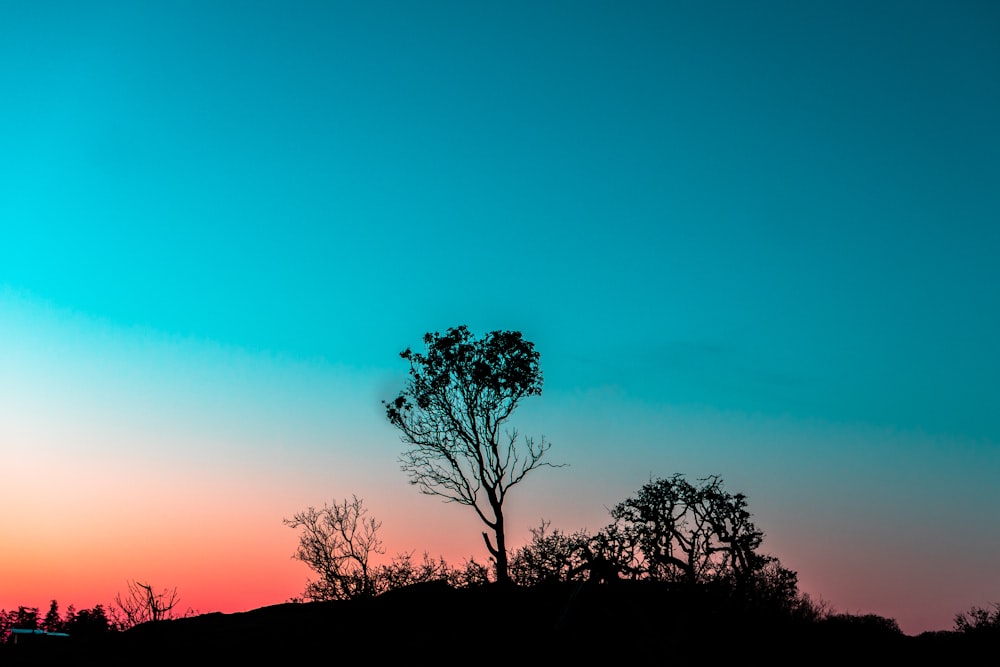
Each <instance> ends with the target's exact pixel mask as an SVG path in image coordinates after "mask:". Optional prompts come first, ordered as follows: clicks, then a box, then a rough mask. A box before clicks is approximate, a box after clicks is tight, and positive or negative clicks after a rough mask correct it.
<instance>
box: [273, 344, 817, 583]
mask: <svg viewBox="0 0 1000 667" xmlns="http://www.w3.org/2000/svg"><path fill="white" fill-rule="evenodd" d="M424 344H425V346H426V351H425V352H424V353H419V352H414V351H412V350H411V349H409V348H407V349H406V350H404V351H403V352H401V353H400V356H401V357H402V358H403V359H405V360H406V361H407V362H408V363H409V366H410V368H409V377H408V379H407V381H406V384H405V385H404V387H403V389H402V390H401V391H400V392H399V394H398V396H397V397H396V398H394V399H392V400H390V401H385V402H383V406H384V407H385V411H386V418H387V419H388V420H389V423H390V424H392V425H393V426H395V427H396V428H397V429H398V430H399V432H400V434H401V439H402V441H403V442H404V444H405V445H407V449H406V450H405V451H404V452H403V454H402V457H401V459H400V463H401V467H402V469H403V471H404V472H405V473H407V475H408V476H409V478H410V483H411V484H413V485H414V486H416V487H417V488H418V490H419V491H420V492H421V493H424V494H428V495H433V496H439V497H441V498H443V499H444V500H445V501H448V502H455V503H459V504H462V505H466V506H468V507H470V508H471V509H472V510H473V511H474V512H475V513H476V515H477V516H478V517H479V518H480V520H481V521H482V522H483V524H485V526H486V527H487V529H488V530H487V531H484V532H483V540H484V541H485V543H486V547H487V550H488V552H489V554H490V558H491V560H492V564H493V567H492V580H494V581H496V582H498V583H501V584H514V583H516V584H535V583H541V582H543V581H549V580H578V579H584V578H587V579H591V580H598V581H614V580H616V579H621V578H629V579H650V580H658V581H673V582H684V583H706V582H719V583H721V582H725V583H727V584H729V585H731V586H733V587H734V588H737V589H740V590H750V589H760V591H759V592H763V591H765V590H766V592H767V595H771V596H774V597H776V598H779V599H788V600H790V599H792V598H794V596H795V595H796V594H797V593H796V576H795V573H794V572H792V571H790V570H787V569H785V568H783V567H781V565H780V563H778V561H777V559H776V558H774V557H772V556H767V555H764V554H762V553H760V551H759V548H760V545H761V542H762V540H763V533H762V532H761V531H760V530H758V529H757V528H756V526H754V524H753V522H752V521H751V518H750V517H751V515H750V512H749V511H748V510H747V502H746V497H745V496H744V495H743V494H740V493H736V494H733V493H729V492H728V491H726V490H725V488H724V487H723V483H722V480H720V479H719V478H718V477H710V478H707V479H703V480H698V481H697V482H690V481H688V480H687V479H685V478H684V477H683V476H682V475H674V476H673V477H670V478H666V479H658V480H654V481H650V483H649V484H647V485H645V486H643V487H642V488H641V489H640V490H639V492H638V493H637V494H636V495H635V496H634V497H632V498H628V499H626V500H625V501H623V502H622V503H620V504H619V505H617V506H616V507H615V508H614V509H613V510H612V511H611V516H612V519H613V522H612V523H611V524H610V525H609V526H608V527H607V528H605V529H603V530H601V531H599V532H598V533H597V534H595V535H588V534H587V533H585V532H582V531H580V532H576V533H572V534H565V533H562V532H559V531H552V532H549V530H548V525H547V524H546V523H544V522H543V524H542V526H541V527H540V528H539V529H537V530H536V531H534V532H533V539H532V542H531V543H530V544H528V545H526V546H524V547H522V548H521V549H519V550H516V551H515V552H514V554H513V557H512V558H509V557H508V549H507V544H506V536H505V517H504V502H505V500H506V498H507V496H508V494H509V493H510V491H511V489H512V488H513V487H514V486H516V485H517V484H519V483H520V482H522V481H523V480H524V479H525V477H526V476H527V475H528V473H530V472H531V471H533V470H536V469H538V468H541V467H544V466H554V465H555V464H552V463H550V462H548V461H546V460H544V457H545V455H546V453H547V451H548V449H549V446H550V444H549V443H548V442H547V441H546V440H545V439H544V438H542V439H540V440H537V441H536V440H535V439H533V438H531V437H524V438H523V439H522V438H521V437H520V436H519V434H518V432H517V430H516V429H508V428H505V426H506V423H507V421H508V419H509V418H510V417H511V415H512V413H513V412H514V410H515V409H516V408H517V406H518V405H519V404H520V402H521V401H522V400H523V399H525V398H527V397H530V396H537V395H539V394H541V391H542V374H541V370H540V367H539V354H538V352H537V351H536V350H535V349H534V345H533V343H531V342H529V341H527V340H525V339H524V338H523V336H522V335H521V333H520V332H517V331H493V332H490V333H488V334H486V335H485V336H484V337H482V338H479V339H477V338H476V337H475V336H474V335H473V334H472V333H471V332H470V331H469V330H468V328H467V327H464V326H460V327H455V328H452V329H449V330H448V331H447V332H446V333H445V334H443V335H442V334H439V333H427V334H426V335H425V336H424ZM285 523H286V524H287V525H289V526H291V527H293V528H298V529H301V530H302V533H301V535H300V543H299V548H298V550H297V552H296V554H295V557H296V558H298V559H299V560H301V561H303V562H304V563H306V564H307V565H309V566H310V567H311V568H312V569H313V570H314V572H315V573H316V574H317V575H318V577H317V578H316V579H315V580H313V581H311V582H309V584H308V585H307V588H306V590H305V597H306V598H307V599H310V600H322V599H351V598H356V597H367V596H372V595H377V594H379V593H380V592H384V591H385V590H387V589H391V588H392V587H395V586H401V585H406V584H408V583H414V581H420V580H426V579H430V578H439V579H446V580H454V581H464V582H469V583H480V582H483V581H485V580H489V579H490V573H489V572H485V567H484V566H483V565H480V564H479V563H476V562H475V561H467V562H466V564H465V565H464V566H463V567H461V568H457V569H452V568H449V567H448V566H447V564H445V563H444V562H443V561H441V560H437V561H435V560H433V559H429V558H428V557H427V556H426V555H425V557H424V561H423V562H422V563H418V564H414V562H413V560H412V555H411V554H403V555H401V556H398V557H397V558H395V559H394V560H393V561H392V562H391V563H390V564H388V565H381V566H378V567H374V566H373V565H372V563H371V561H370V559H371V558H372V556H374V555H378V554H382V553H383V551H382V543H381V541H380V540H379V538H378V529H379V527H380V523H379V522H377V521H376V520H375V519H374V518H372V517H369V516H368V515H367V511H366V510H365V509H364V507H363V504H362V502H361V500H359V499H358V498H357V497H354V498H353V500H351V501H347V500H344V501H343V502H342V503H339V504H338V503H337V502H334V503H333V504H332V505H326V506H324V507H323V508H322V509H316V508H314V507H310V508H309V509H307V510H306V511H304V512H300V513H299V514H296V515H295V516H294V517H293V518H292V519H286V521H285ZM484 572H485V576H484Z"/></svg>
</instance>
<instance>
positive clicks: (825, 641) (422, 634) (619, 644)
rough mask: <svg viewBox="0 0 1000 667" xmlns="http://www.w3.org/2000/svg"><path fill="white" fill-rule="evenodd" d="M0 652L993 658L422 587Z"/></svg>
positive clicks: (560, 660) (660, 589)
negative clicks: (354, 599)
mask: <svg viewBox="0 0 1000 667" xmlns="http://www.w3.org/2000/svg"><path fill="white" fill-rule="evenodd" d="M0 648H2V649H3V650H2V651H0V665H8V664H10V665H41V664H45V665H48V664H58V665H136V664H154V665H158V664H171V663H175V664H183V665H198V664H280V665H286V664H340V663H343V664H351V665H367V664H384V663H386V662H389V661H392V662H397V663H399V662H402V661H405V662H406V663H407V664H416V665H423V664H428V665H494V664H497V665H499V664H505V665H522V664H524V665H535V664H546V663H548V664H556V665H566V664H579V665H591V664H614V665H618V664H623V663H626V662H628V661H642V663H641V664H643V665H647V664H654V665H659V664H667V663H671V662H675V661H678V660H682V661H684V662H687V663H688V664H691V665H703V664H717V663H719V662H720V661H725V662H735V663H736V664H772V665H773V664H788V665H812V664H851V665H859V664H871V665H878V664H901V661H903V660H914V661H916V662H919V663H924V662H926V661H928V660H939V661H944V663H943V664H954V663H956V662H958V661H960V660H965V659H972V658H974V657H976V658H979V659H980V660H981V659H982V658H983V657H986V658H987V660H996V659H997V657H998V655H1000V642H996V641H995V640H993V639H983V638H976V637H969V636H961V635H957V634H955V633H950V632H941V633H933V634H923V635H920V636H919V637H910V636H906V635H901V634H898V633H894V632H892V631H891V630H890V629H888V628H885V627H879V626H877V625H872V624H864V623H844V622H836V623H835V622H805V621H801V620H794V619H791V618H788V617H786V616H782V615H780V614H776V613H772V612H767V611H762V610H761V609H759V608H753V607H748V606H746V605H745V604H740V603H736V602H733V601H731V600H729V599H727V598H722V597H719V596H715V595H713V594H711V593H710V592H707V591H704V590H700V589H689V590H684V589H680V590H679V589H676V588H668V587H667V586H666V585H662V584H650V583H648V582H647V583H630V582H622V583H620V584H616V585H613V586H610V585H601V586H596V585H593V586H591V585H580V584H565V585H564V584H558V585H552V586H542V587H537V588H532V589H525V588H514V589H505V588H496V587H485V588H480V589H461V590H455V589H451V588H448V587H447V586H445V585H443V584H441V585H438V584H421V585H417V586H413V587H410V588H406V589H401V590H398V591H394V592H392V593H388V594H386V595H383V596H380V597H378V598H375V599H372V600H360V601H351V602H316V603H303V604H295V603H288V604H279V605H274V606H270V607H263V608H261V609H255V610H253V611H248V612H243V613H236V614H221V613H214V614H204V615H201V616H195V617H191V618H185V619H178V620H172V621H161V622H159V623H152V624H146V625H143V626H139V627H136V628H133V629H132V630H129V631H128V632H124V633H118V634H112V635H110V636H108V637H105V638H100V639H93V638H92V639H89V640H86V639H81V638H70V639H65V640H54V643H46V644H42V643H39V644H38V645H34V646H29V645H23V646H3V647H0Z"/></svg>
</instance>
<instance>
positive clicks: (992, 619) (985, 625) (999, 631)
mask: <svg viewBox="0 0 1000 667" xmlns="http://www.w3.org/2000/svg"><path fill="white" fill-rule="evenodd" d="M955 631H956V632H961V633H964V634H968V635H982V636H985V635H990V636H994V637H1000V603H994V604H993V609H992V611H991V610H989V609H987V608H985V607H979V606H973V607H971V608H970V609H969V610H968V611H965V612H961V613H958V614H955Z"/></svg>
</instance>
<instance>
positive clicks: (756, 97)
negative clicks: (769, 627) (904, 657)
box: [0, 0, 1000, 634]
mask: <svg viewBox="0 0 1000 667" xmlns="http://www.w3.org/2000/svg"><path fill="white" fill-rule="evenodd" d="M998 34H1000V7H998V5H996V4H995V3H991V2H985V1H984V2H971V1H964V2H962V1H959V2H950V3H937V2H913V1H908V2H889V1H884V2H854V1H848V2H836V3H832V2H808V3H803V2H791V1H789V2H776V1H765V2H760V3H742V2H722V1H719V2H703V3H687V2H649V3H647V2H632V3H613V2H519V1H513V2H503V3H467V2H422V3H412V2H388V1H385V2H382V1H378V0H374V1H372V2H337V1H331V2H303V1H299V2H281V3H278V2H185V1H180V2H146V3H132V2H103V1H97V2H89V3H74V2H56V1H46V0H42V1H39V2H32V3H3V4H0V96H2V97H0V99H2V103H0V460H2V463H0V505H2V506H3V507H4V512H2V513H0V608H5V609H10V608H12V607H14V608H16V607H17V606H18V605H28V606H39V607H42V608H43V609H44V608H47V605H48V601H49V600H50V599H53V598H55V599H57V600H58V601H59V602H60V604H61V605H62V607H63V608H65V607H66V606H67V605H69V604H74V605H76V607H77V608H81V607H89V606H93V605H94V604H98V603H103V604H108V603H109V602H110V601H111V600H112V599H113V597H114V595H115V594H116V593H117V592H119V591H125V588H126V582H127V581H128V580H131V579H138V580H142V581H148V582H150V583H152V584H153V585H154V586H155V587H158V588H159V587H163V588H166V587H170V588H173V587H176V588H177V590H178V594H179V596H180V598H181V605H180V606H181V607H185V608H191V609H193V610H195V611H199V612H203V613H204V612H210V611H223V612H234V611H244V610H248V609H253V608H257V607H260V606H265V605H270V604H277V603H281V602H285V601H287V600H289V599H291V598H294V597H296V596H299V595H301V593H302V590H303V588H304V585H305V582H306V580H307V578H308V577H309V574H310V572H309V570H308V568H307V567H306V566H305V565H304V564H302V563H300V562H297V561H295V560H294V559H292V555H293V553H294V551H295V547H296V544H297V539H298V538H297V534H296V533H295V531H294V530H292V529H290V528H289V527H288V526H286V525H284V523H283V519H285V518H289V517H291V516H292V515H293V514H294V513H296V512H299V511H301V510H303V509H305V508H306V507H308V506H317V507H318V506H322V505H323V503H324V502H330V501H333V500H342V499H344V498H347V497H350V496H353V495H357V496H358V497H360V498H363V500H364V502H365V506H366V507H367V508H368V509H369V511H370V512H371V514H372V516H374V517H376V518H377V519H378V520H380V521H381V522H382V528H381V533H380V535H381V537H382V539H383V541H384V543H385V547H386V552H387V553H386V557H387V558H388V557H390V556H392V555H393V554H397V553H403V552H414V553H415V554H417V555H419V554H421V553H423V552H425V551H426V552H428V553H429V554H430V555H432V556H443V557H445V558H446V559H447V560H448V561H449V562H453V563H455V564H458V563H461V562H462V561H463V560H464V559H465V558H468V557H473V558H476V559H477V560H479V561H480V562H484V561H485V560H486V559H487V556H488V554H487V553H486V549H485V546H484V545H483V543H482V538H481V536H480V533H481V527H480V525H479V524H478V521H479V520H478V519H477V518H476V517H475V515H474V514H473V513H472V512H471V511H469V509H468V508H466V507H461V506H458V505H455V504H446V503H442V502H441V500H440V499H439V498H434V497H430V496H423V495H420V494H419V493H418V491H417V490H416V489H415V487H412V486H410V485H409V484H408V482H407V477H406V475H405V474H404V473H403V472H402V471H401V470H400V469H399V462H398V458H399V455H400V453H401V452H402V451H403V449H402V448H403V444H402V443H401V442H400V440H399V436H398V433H397V432H395V431H394V430H393V429H392V427H391V426H390V425H389V424H388V422H387V421H386V419H385V415H384V410H383V408H382V407H381V403H380V402H381V401H382V400H386V399H390V398H393V397H394V396H395V395H396V394H397V393H398V392H399V390H400V389H401V388H402V386H403V382H404V380H405V377H406V370H407V366H406V364H405V362H404V361H403V360H401V359H400V357H399V352H400V351H401V350H403V349H404V348H406V347H410V346H412V347H414V348H415V349H419V346H420V343H421V338H422V336H423V334H424V333H425V332H429V331H440V332H443V331H445V330H446V329H447V328H449V327H453V326H458V325H462V324H464V325H467V326H468V327H469V328H470V329H471V330H472V331H473V333H476V334H482V333H485V332H487V331H492V330H517V331H521V332H522V333H523V335H524V337H525V338H526V339H528V340H529V341H531V342H533V343H534V344H535V348H536V350H537V351H538V352H539V353H540V364H541V368H542V372H543V375H544V389H543V392H542V394H541V395H540V396H538V397H531V398H530V399H528V400H526V401H525V402H524V403H523V404H522V405H521V406H520V407H519V408H518V410H517V412H516V413H515V414H514V416H513V419H512V422H511V423H512V425H514V426H516V427H517V428H518V430H519V431H521V432H522V433H525V434H531V435H533V436H536V437H540V436H544V437H545V438H546V439H547V440H548V441H550V442H551V443H552V446H551V449H550V450H549V453H548V456H549V460H550V461H551V462H553V463H563V464H566V465H565V466H564V467H560V468H544V469H539V470H537V471H534V472H533V473H532V474H531V475H529V476H528V477H527V478H525V480H524V481H523V482H522V484H521V485H520V486H518V487H517V488H516V490H515V491H514V492H512V494H511V496H510V498H509V501H508V507H507V512H508V513H507V519H506V521H507V525H508V526H509V531H508V543H509V544H511V545H513V546H518V545H521V544H524V543H525V542H526V541H527V540H528V539H529V538H530V532H529V531H530V528H532V527H535V526H538V525H539V524H540V522H541V521H542V520H547V521H550V522H551V525H552V526H553V527H555V528H559V529H562V530H566V531H575V530H577V529H582V528H586V529H588V530H591V531H594V530H598V529H600V528H601V527H603V526H604V525H606V524H607V523H608V522H609V520H610V519H609V515H608V508H610V507H612V506H613V505H615V504H616V503H618V502H620V501H622V500H624V499H625V498H626V497H628V496H629V495H631V494H632V493H634V492H635V491H637V490H638V489H639V488H640V487H641V486H642V485H643V484H645V483H646V482H648V481H650V480H651V479H654V478H657V477H667V476H670V475H672V474H674V473H682V474H685V475H687V476H688V477H689V478H692V479H696V478H700V477H706V476H708V475H719V476H720V477H721V478H722V479H723V480H724V482H725V484H726V488H728V489H730V490H732V491H742V492H744V493H746V494H747V497H748V502H749V507H750V510H751V511H752V512H753V514H754V517H755V520H756V522H757V525H758V526H759V527H760V528H762V529H763V530H764V532H765V534H766V537H765V540H764V544H763V549H764V550H765V551H767V552H769V553H772V554H773V555H776V556H777V557H779V558H780V560H781V562H782V564H784V565H785V566H786V567H789V568H791V569H793V570H795V571H796V572H797V573H798V576H799V583H800V588H801V589H802V590H803V591H804V592H807V593H809V594H810V596H811V597H813V598H814V599H821V600H824V601H826V602H827V603H828V604H830V605H831V606H832V607H833V608H834V609H835V610H837V611H841V612H848V613H876V614H881V615H884V616H888V617H891V618H895V619H897V620H898V622H899V624H900V626H901V627H902V629H903V631H904V632H907V633H908V634H916V633H919V632H922V631H925V630H943V629H951V628H952V627H953V618H954V615H955V614H956V613H958V612H960V611H966V610H967V609H968V608H969V607H970V606H973V605H980V606H986V605H988V604H990V603H992V602H996V601H1000V572H998V570H997V568H996V560H997V558H998V555H1000V522H998V521H997V513H996V512H997V508H998V507H1000V411H998V409H997V406H998V404H1000V389H998V385H997V381H996V379H997V377H998V376H1000V355H998V354H997V350H996V341H997V340H1000V307H998V306H1000V263H998V262H997V260H996V258H997V257H998V255H1000V225H998V221H1000V125H998V124H997V123H996V115H997V109H998V108H1000V39H997V35H998Z"/></svg>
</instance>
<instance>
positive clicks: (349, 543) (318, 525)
mask: <svg viewBox="0 0 1000 667" xmlns="http://www.w3.org/2000/svg"><path fill="white" fill-rule="evenodd" d="M284 523H285V525H287V526H289V527H291V528H298V529H301V530H302V532H301V534H300V535H299V547H298V549H297V551H296V553H295V554H294V555H293V558H295V559H297V560H300V561H302V562H303V563H305V564H306V565H308V566H309V568H310V569H312V570H313V571H314V572H315V573H316V574H317V575H318V576H319V578H318V579H317V580H316V581H310V582H308V583H307V584H306V589H305V592H304V594H303V597H304V598H305V599H306V600H309V601H312V602H319V601H328V600H353V599H357V598H371V597H375V596H376V595H381V594H382V593H386V592H388V591H391V590H396V589H399V588H404V587H406V586H411V585H413V584H419V583H426V582H431V581H443V582H446V583H448V584H449V585H451V586H454V587H456V588H460V587H466V586H475V585H480V584H483V583H486V582H487V581H488V580H489V577H488V574H487V569H486V567H485V566H484V565H481V564H479V563H477V562H476V561H475V560H471V559H470V560H468V561H466V562H465V564H464V566H463V567H461V568H452V567H450V566H449V565H448V563H447V562H446V561H445V560H444V559H443V558H437V559H435V558H432V557H431V556H430V555H429V554H428V553H426V552H424V554H423V557H422V559H421V560H420V561H419V562H418V561H415V560H414V558H413V553H412V552H410V553H401V554H399V555H397V556H396V557H395V558H393V559H392V561H391V562H390V563H387V564H375V563H373V562H372V559H373V557H374V556H377V555H382V554H384V553H385V550H384V549H383V547H382V541H381V539H380V538H379V536H378V532H379V530H380V529H381V527H382V522H381V521H378V520H376V519H375V518H374V517H371V516H369V514H368V510H367V508H365V506H364V501H363V500H362V499H360V498H358V497H357V496H353V497H352V499H351V500H349V501H348V500H344V501H343V502H340V503H338V502H337V501H336V500H334V501H333V503H332V504H327V505H324V506H323V508H322V509H318V510H317V509H316V508H314V507H310V508H308V509H307V510H305V511H303V512H299V513H297V514H296V515H295V516H294V518H292V519H285V520H284Z"/></svg>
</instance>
